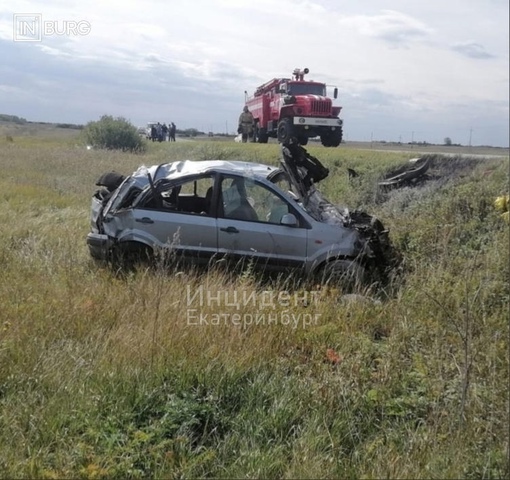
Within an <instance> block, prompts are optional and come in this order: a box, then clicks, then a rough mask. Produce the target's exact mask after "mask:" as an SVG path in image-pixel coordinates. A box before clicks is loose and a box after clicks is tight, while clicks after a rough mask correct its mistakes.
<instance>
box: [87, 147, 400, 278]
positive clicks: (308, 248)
mask: <svg viewBox="0 0 510 480" xmlns="http://www.w3.org/2000/svg"><path fill="white" fill-rule="evenodd" d="M328 173H329V171H328V169H327V168H325V167H324V166H323V165H322V164H321V163H320V161H319V160H318V159H317V158H315V157H313V156H311V155H310V154H309V153H308V152H307V151H306V150H305V149H304V148H303V147H301V146H299V145H298V144H297V143H290V144H286V145H282V159H281V167H280V168H278V167H275V166H269V165H264V164H259V163H251V162H241V161H223V160H206V161H190V160H184V161H177V162H173V163H166V164H162V165H155V166H152V167H149V168H147V167H145V166H142V167H140V168H138V170H136V171H135V172H134V173H133V174H132V175H130V176H128V177H124V176H123V175H120V174H118V173H115V172H109V173H106V174H105V175H103V176H101V178H100V179H99V181H98V182H97V185H98V186H101V187H102V188H101V189H100V190H98V191H96V192H95V194H94V195H93V198H92V211H91V231H90V233H89V234H88V235H87V244H88V247H89V251H90V254H91V256H92V257H93V258H95V259H99V260H103V261H115V260H119V259H122V260H123V261H125V260H127V259H129V260H136V259H140V258H153V257H154V256H155V255H156V256H157V255H160V254H161V252H169V251H170V252H172V253H173V254H176V255H177V256H178V258H181V259H184V260H190V261H192V262H194V263H199V264H200V263H202V264H210V263H211V262H216V261H220V260H227V261H229V260H231V261H234V262H236V263H239V262H240V263H245V262H247V263H248V262H249V264H250V265H254V266H255V267H261V268H262V269H264V270H268V271H278V272H280V271H288V270H289V269H290V270H299V271H300V272H301V273H303V274H305V275H310V274H312V275H316V274H318V275H319V276H322V278H335V279H338V278H343V279H345V278H347V279H349V280H351V281H364V280H370V281H371V282H372V281H374V279H376V280H382V279H384V278H385V276H386V275H387V274H388V272H389V271H390V270H391V268H392V266H393V265H394V262H395V258H396V255H395V252H394V249H393V247H392V246H391V243H390V240H389V237H388V231H387V230H385V229H384V227H383V225H382V223H381V222H380V221H379V220H378V219H376V218H375V217H372V216H370V215H368V214H366V213H363V212H359V211H354V212H349V211H348V210H347V209H346V208H339V207H337V206H335V205H333V204H332V203H331V202H329V201H328V200H326V199H325V198H324V196H323V195H322V194H321V193H320V192H319V190H317V188H316V187H315V185H316V183H318V182H319V181H321V180H322V179H324V178H326V177H327V175H328Z"/></svg>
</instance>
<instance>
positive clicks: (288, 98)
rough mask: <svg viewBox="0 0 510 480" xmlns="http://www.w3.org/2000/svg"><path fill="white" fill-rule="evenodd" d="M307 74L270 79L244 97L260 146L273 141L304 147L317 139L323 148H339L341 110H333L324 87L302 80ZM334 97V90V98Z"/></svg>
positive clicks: (296, 71)
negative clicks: (312, 139)
mask: <svg viewBox="0 0 510 480" xmlns="http://www.w3.org/2000/svg"><path fill="white" fill-rule="evenodd" d="M308 72H309V70H308V68H305V69H303V70H300V69H298V68H296V69H295V70H294V71H293V72H292V75H293V78H273V79H272V80H270V81H269V82H266V83H264V84H263V85H261V86H260V87H258V88H257V89H256V90H255V93H254V94H253V96H251V97H248V95H247V94H246V102H245V103H246V106H247V107H248V109H249V110H250V112H251V113H252V114H253V117H254V119H255V122H256V136H257V140H258V141H259V142H260V143H267V141H268V138H269V137H272V138H277V139H278V141H279V142H280V143H283V144H285V143H289V142H290V141H291V139H293V140H297V142H298V143H300V144H301V145H306V144H307V143H308V139H309V138H312V137H317V136H319V137H320V139H321V142H322V144H323V145H324V146H325V147H337V146H338V145H340V142H341V141H342V133H343V131H342V126H343V121H342V120H341V119H340V118H339V114H340V110H341V109H342V107H337V106H333V100H332V99H331V98H329V97H328V96H327V92H326V84H324V83H320V82H314V81H308V80H305V79H304V76H305V75H306V74H307V73H308ZM245 93H246V92H245ZM337 96H338V89H337V88H336V87H335V89H334V93H333V98H335V99H336V98H337Z"/></svg>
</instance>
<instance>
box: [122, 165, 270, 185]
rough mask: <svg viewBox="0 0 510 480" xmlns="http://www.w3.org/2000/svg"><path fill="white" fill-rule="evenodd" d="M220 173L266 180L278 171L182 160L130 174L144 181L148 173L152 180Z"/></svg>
mask: <svg viewBox="0 0 510 480" xmlns="http://www.w3.org/2000/svg"><path fill="white" fill-rule="evenodd" d="M210 170H214V171H222V172H227V173H239V174H243V175H244V176H253V177H258V178H264V179H265V178H267V177H268V175H270V174H271V173H273V172H275V171H276V170H279V168H278V167H274V166H270V165H264V164H262V163H252V162H241V161H233V160H231V161H226V160H183V161H177V162H172V163H164V164H161V165H153V166H151V167H146V166H141V167H139V168H138V170H136V172H134V173H133V174H132V178H134V179H140V180H142V181H143V180H145V179H146V178H147V173H150V175H151V177H152V178H153V180H159V179H161V178H168V179H171V178H179V177H182V176H185V175H194V174H200V173H205V172H207V171H210Z"/></svg>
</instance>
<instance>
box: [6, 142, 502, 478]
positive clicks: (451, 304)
mask: <svg viewBox="0 0 510 480" xmlns="http://www.w3.org/2000/svg"><path fill="white" fill-rule="evenodd" d="M309 150H310V152H311V153H312V154H313V155H316V156H317V157H318V158H320V159H321V161H322V162H323V163H324V164H325V165H326V166H327V167H328V168H329V169H330V171H331V174H330V177H329V178H328V179H326V180H325V181H324V182H323V183H324V185H323V186H322V187H321V189H322V191H323V192H324V193H325V195H326V196H327V197H328V198H329V199H331V200H332V201H334V202H335V203H339V204H342V205H346V206H348V207H350V208H365V209H367V210H368V211H369V212H370V213H374V214H376V215H377V216H379V217H380V218H381V219H382V220H383V222H384V224H385V225H386V226H387V227H389V228H390V232H391V238H392V240H393V242H394V243H395V245H396V246H397V247H398V248H399V250H400V251H401V252H402V255H403V258H404V262H403V266H402V274H401V277H399V279H398V280H395V285H393V289H392V291H391V294H389V292H387V293H388V295H384V292H373V291H368V292H361V293H368V294H369V295H372V296H374V297H377V298H379V299H380V301H376V302H375V301H371V300H370V299H367V300H366V301H353V302H348V301H346V300H345V299H343V297H341V296H340V295H341V291H340V289H331V288H330V289H325V288H321V287H319V286H315V287H313V289H314V297H313V300H314V301H312V302H306V301H302V300H303V299H308V300H309V299H310V298H311V297H310V295H309V292H307V291H304V290H303V287H300V286H298V285H295V284H292V283H291V285H290V286H288V285H284V284H283V283H278V282H273V283H267V282H266V283H263V284H261V283H260V282H259V279H258V278H257V276H256V275H254V274H252V273H250V272H249V271H248V272H247V273H245V274H244V275H242V276H240V277H235V276H234V275H232V274H228V273H226V272H223V271H210V272H207V273H202V274H197V273H194V272H193V271H189V270H183V271H181V270H179V269H177V270H174V271H170V272H162V271H160V270H158V269H155V270H143V269H139V270H136V271H134V272H131V273H129V274H127V275H123V276H119V275H116V274H115V272H113V271H111V270H109V269H107V268H101V267H98V266H96V265H95V264H94V263H93V262H92V261H91V260H90V258H89V255H88V251H87V248H86V245H85V236H86V234H87V232H88V229H89V217H88V216H89V206H90V197H91V194H92V193H93V191H94V189H95V188H96V187H95V186H94V184H95V181H96V180H97V178H98V177H99V175H100V174H102V173H103V172H105V171H109V170H116V171H118V172H121V173H124V174H129V173H131V172H132V171H133V170H134V169H136V168H137V167H138V166H139V165H140V164H142V163H143V164H145V165H152V164H155V163H162V162H166V161H172V160H181V159H185V158H187V159H197V160H198V159H206V158H219V159H241V160H249V161H261V162H267V163H271V164H275V165H276V164H278V161H279V151H278V147H277V146H276V145H256V144H247V145H239V144H235V143H233V142H232V143H227V142H206V141H189V142H176V143H175V144H168V143H167V144H150V145H149V150H148V153H146V154H145V155H134V154H127V153H118V152H103V151H94V150H92V151H87V150H86V149H84V148H80V147H77V146H74V145H73V144H70V143H69V142H68V141H67V140H63V141H62V140H59V139H58V138H54V139H53V140H52V141H46V140H41V141H37V140H30V141H28V140H27V142H26V143H23V142H22V141H18V139H17V138H15V139H14V142H6V143H2V145H1V146H0V168H1V170H2V176H1V178H0V221H1V223H2V225H3V228H2V229H1V230H0V259H1V264H2V269H1V273H0V305H1V308H0V477H1V478H27V477H30V478H128V477H129V478H138V477H148V476H150V477H155V478H188V477H223V478H240V477H259V478H260V477H262V478H311V477H314V478H438V479H439V478H441V479H442V478H507V477H508V476H509V464H508V454H509V443H508V440H509V435H508V431H509V427H510V426H509V416H508V411H509V403H508V391H509V389H508V387H509V385H508V378H509V371H508V366H509V355H508V352H509V349H508V347H509V344H508V343H509V342H508V340H509V330H508V308H509V297H510V293H509V284H508V278H509V235H508V233H509V232H508V225H506V224H505V223H503V221H502V219H501V218H500V217H499V214H498V213H497V212H496V211H495V210H494V209H493V206H492V202H493V200H494V198H495V197H496V196H498V195H500V194H501V193H503V192H508V170H509V163H508V158H500V159H474V158H472V159H469V158H468V159H464V158H463V159H461V158H445V157H440V156H439V157H434V163H433V168H432V169H431V171H430V177H431V178H430V180H429V181H428V182H426V183H425V184H424V185H423V186H422V187H421V188H415V189H400V190H398V191H393V192H388V193H381V192H380V191H378V189H377V188H376V187H375V183H376V181H377V179H378V178H380V177H381V176H382V175H384V173H385V172H387V171H389V170H390V169H391V168H394V167H395V166H397V165H400V164H401V163H402V162H404V161H406V160H407V159H408V158H411V156H412V155H411V154H406V153H390V152H374V151H370V150H354V149H352V150H351V149H349V148H344V147H342V148H339V149H325V148H322V147H319V146H313V147H310V149H309ZM347 167H349V168H354V169H355V170H356V171H358V172H359V173H360V174H361V175H360V177H358V178H356V179H353V180H352V181H349V179H348V176H347V173H346V169H347ZM293 288H296V289H298V291H297V292H296V291H294V290H293ZM200 289H203V290H202V292H209V294H210V295H211V297H212V298H213V299H214V298H216V299H219V300H217V301H216V302H215V301H212V302H209V304H207V302H205V303H204V304H203V305H200V304H198V306H197V305H196V302H197V301H198V300H197V299H198V297H195V305H193V308H198V309H199V310H200V311H201V313H202V314H203V315H208V318H209V319H211V318H213V316H214V315H215V314H218V313H221V314H228V315H233V314H240V315H253V316H255V315H256V314H259V315H262V314H264V315H266V317H265V318H269V317H268V315H269V314H272V315H273V318H276V317H277V316H278V315H279V316H280V317H278V318H284V317H282V315H289V314H294V315H295V316H299V315H301V316H300V317H299V318H305V317H304V316H305V315H310V317H309V318H311V316H312V315H313V316H314V317H313V318H317V321H316V322H311V323H310V324H309V323H307V324H303V323H302V322H301V323H300V324H299V325H297V326H296V325H292V324H283V322H278V323H277V322H266V323H264V324H263V323H262V322H259V324H257V323H256V322H255V321H254V322H252V323H251V324H248V325H244V326H238V325H235V324H233V323H232V322H223V323H221V322H217V323H214V322H212V321H209V322H208V323H207V324H205V323H204V324H202V325H190V324H189V323H188V317H187V309H189V307H190V305H189V304H190V299H189V294H190V293H189V292H191V293H196V292H197V291H200ZM282 290H288V291H289V295H290V296H291V298H292V299H293V300H294V299H296V298H297V299H298V300H299V301H297V302H293V303H292V302H291V303H292V304H291V305H290V306H289V305H288V304H285V302H280V303H278V302H277V304H276V305H275V308H274V309H273V308H272V306H271V305H268V304H267V302H266V303H265V304H261V303H264V302H260V301H259V300H260V299H261V298H262V296H263V295H267V294H269V292H272V294H274V295H277V294H278V292H280V291H282ZM243 292H244V293H245V294H246V295H248V296H249V295H253V296H252V297H251V298H255V299H256V300H257V302H258V303H257V306H256V307H255V306H253V305H252V304H251V303H250V302H249V301H247V302H245V303H244V304H242V305H241V306H240V308H237V306H236V305H235V302H233V301H232V299H233V298H234V296H235V295H242V293H243ZM227 299H230V300H228V301H227ZM259 307H260V308H259ZM229 318H232V317H229ZM245 318H246V317H245ZM285 318H287V317H285ZM328 352H329V353H328ZM332 354H333V356H334V358H333V357H332ZM332 358H333V359H332Z"/></svg>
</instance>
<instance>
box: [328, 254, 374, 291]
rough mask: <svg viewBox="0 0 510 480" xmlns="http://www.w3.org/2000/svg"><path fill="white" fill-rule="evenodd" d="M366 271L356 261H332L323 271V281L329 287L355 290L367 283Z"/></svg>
mask: <svg viewBox="0 0 510 480" xmlns="http://www.w3.org/2000/svg"><path fill="white" fill-rule="evenodd" d="M365 276H366V272H365V269H364V268H363V267H362V266H361V265H360V264H359V263H358V262H356V261H355V260H350V259H338V260H332V261H330V262H328V263H326V265H325V266H324V268H323V269H322V271H321V280H322V282H323V283H325V284H327V285H338V286H341V287H342V288H343V289H344V290H353V289H355V288H356V287H359V286H361V285H362V284H363V282H364V281H365Z"/></svg>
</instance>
